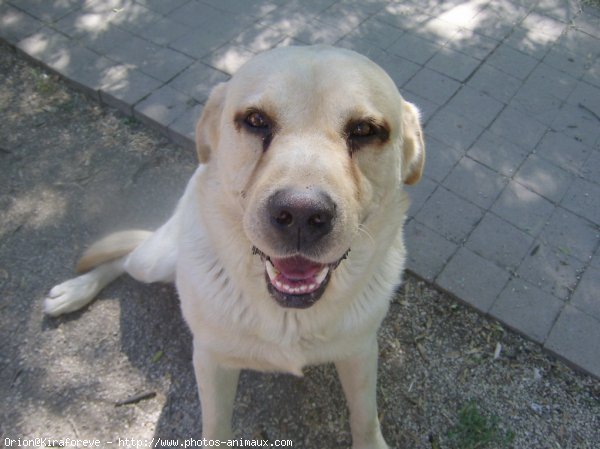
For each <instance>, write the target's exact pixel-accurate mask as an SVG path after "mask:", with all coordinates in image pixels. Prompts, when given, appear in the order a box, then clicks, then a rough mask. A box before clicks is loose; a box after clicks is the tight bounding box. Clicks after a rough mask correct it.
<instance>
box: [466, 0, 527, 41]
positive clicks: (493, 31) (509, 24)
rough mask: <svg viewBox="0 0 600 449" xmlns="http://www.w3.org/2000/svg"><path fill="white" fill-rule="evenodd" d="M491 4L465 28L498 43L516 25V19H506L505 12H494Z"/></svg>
mask: <svg viewBox="0 0 600 449" xmlns="http://www.w3.org/2000/svg"><path fill="white" fill-rule="evenodd" d="M492 6H493V3H491V4H490V5H489V6H488V7H487V8H485V9H484V10H482V11H481V12H480V13H479V14H477V15H476V16H475V17H474V18H473V20H472V21H471V22H470V23H468V24H467V25H465V28H466V29H468V30H472V31H475V32H477V33H478V34H482V35H484V36H487V37H489V38H492V39H496V40H498V41H501V40H504V39H505V38H506V36H508V35H509V34H510V32H511V30H512V29H513V27H514V26H515V24H516V20H517V19H516V18H513V19H509V20H507V19H508V17H507V16H506V11H495V10H494V8H492Z"/></svg>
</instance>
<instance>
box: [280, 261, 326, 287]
mask: <svg viewBox="0 0 600 449" xmlns="http://www.w3.org/2000/svg"><path fill="white" fill-rule="evenodd" d="M271 262H272V263H273V266H274V267H275V269H276V270H277V271H279V272H280V273H281V274H282V275H283V276H284V277H286V278H287V279H289V280H292V281H302V280H306V279H311V278H314V277H315V276H316V275H317V274H318V273H319V272H320V271H321V270H322V269H323V265H322V264H320V263H317V262H313V261H311V260H308V259H305V258H303V257H300V256H294V257H286V258H285V259H271Z"/></svg>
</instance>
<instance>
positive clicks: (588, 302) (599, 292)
mask: <svg viewBox="0 0 600 449" xmlns="http://www.w3.org/2000/svg"><path fill="white" fill-rule="evenodd" d="M571 304H572V305H573V306H575V307H577V308H578V309H579V310H581V311H582V312H585V313H588V314H590V315H592V316H593V317H595V318H596V319H597V320H600V268H599V267H588V268H587V269H586V270H585V273H584V274H583V276H582V277H581V280H580V281H579V284H578V285H577V290H575V293H574V294H573V297H572V298H571Z"/></svg>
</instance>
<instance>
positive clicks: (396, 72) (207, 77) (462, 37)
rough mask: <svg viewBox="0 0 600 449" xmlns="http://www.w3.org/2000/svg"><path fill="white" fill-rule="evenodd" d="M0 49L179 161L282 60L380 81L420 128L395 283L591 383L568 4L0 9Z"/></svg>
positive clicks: (592, 237) (578, 77) (596, 213)
mask: <svg viewBox="0 0 600 449" xmlns="http://www.w3.org/2000/svg"><path fill="white" fill-rule="evenodd" d="M0 37H1V38H2V39H4V40H5V41H7V42H8V43H10V44H11V45H13V46H15V47H16V48H17V49H18V50H19V51H21V52H23V53H24V54H26V55H28V56H29V57H31V58H33V59H34V60H36V61H39V62H40V63H42V64H44V65H45V66H47V67H48V68H50V69H51V70H53V71H55V72H57V73H59V74H60V75H61V76H62V77H64V78H65V79H67V80H68V81H70V82H71V83H73V84H74V85H75V86H76V87H77V88H79V89H82V90H83V91H85V92H86V93H87V94H89V95H91V96H93V97H94V98H96V99H97V100H98V101H101V102H103V103H106V104H108V105H110V106H114V107H116V108H118V109H119V110H121V111H122V112H124V113H126V114H129V115H133V116H135V117H136V118H138V119H139V120H141V121H143V122H144V123H146V124H148V125H151V126H154V127H157V128H158V129H160V130H162V131H163V132H164V133H166V134H168V136H169V137H171V138H172V139H173V140H175V141H176V142H178V143H180V144H181V145H183V146H186V147H191V146H192V143H191V142H192V139H193V131H194V127H193V125H194V121H195V119H196V117H197V116H198V114H199V113H200V111H201V109H202V104H203V103H204V102H205V101H206V98H207V95H208V93H209V91H210V88H211V86H213V85H214V84H215V83H217V82H219V81H223V80H226V79H228V77H229V76H230V75H231V73H233V72H234V71H235V70H236V69H237V68H238V67H239V66H240V65H241V64H242V63H243V62H244V61H246V60H247V59H248V58H250V57H251V56H252V55H254V54H256V53H258V52H261V51H264V50H267V49H269V48H272V47H275V46H279V45H289V44H296V45H305V44H314V43H327V44H335V45H339V46H342V47H347V48H351V49H354V50H356V51H359V52H361V53H364V54H366V55H367V56H369V57H370V58H372V59H373V60H374V61H375V62H377V63H379V64H380V65H381V66H383V67H384V68H385V69H386V70H387V71H388V72H389V74H390V75H391V77H392V78H393V79H394V81H395V82H396V83H397V85H398V86H399V88H400V89H401V91H402V93H403V94H404V95H405V97H406V98H407V99H409V100H410V101H413V102H415V103H416V104H417V105H419V106H420V108H421V109H422V112H423V119H424V123H425V133H426V137H427V143H428V163H427V167H426V171H425V178H424V179H423V181H422V182H421V183H419V184H418V185H417V186H415V187H411V188H409V190H410V194H411V196H412V198H413V204H412V206H411V209H410V218H409V221H408V224H407V245H408V249H409V252H410V253H409V254H410V256H409V263H408V267H409V269H410V270H412V271H414V272H415V273H416V274H417V275H419V276H421V277H423V278H424V279H426V280H428V281H431V282H433V283H435V284H436V285H438V286H439V287H441V288H442V289H444V290H446V291H448V292H450V293H452V294H453V295H455V296H456V297H457V298H459V299H460V300H462V301H464V302H466V303H467V304H470V305H471V306H473V307H474V308H476V309H477V310H479V311H481V312H482V313H485V314H488V315H490V316H492V317H494V318H496V319H498V320H500V321H501V322H503V323H504V324H506V325H507V326H509V327H511V328H513V329H515V330H517V331H518V332H520V333H522V334H524V335H525V336H527V337H529V338H531V339H532V340H534V341H536V342H539V343H540V344H542V345H543V346H544V347H545V348H546V349H547V350H549V351H551V352H552V353H554V354H556V355H557V356H559V357H561V358H563V359H565V360H567V361H568V362H570V363H571V364H573V365H575V366H577V367H578V368H580V369H583V370H585V371H587V372H589V373H592V374H594V375H596V376H600V293H599V292H600V249H599V246H600V184H599V182H600V57H599V56H600V11H599V10H598V9H596V8H594V7H590V6H586V7H583V8H582V7H581V6H580V5H579V3H578V2H576V1H574V0H537V1H534V0H465V1H461V0H453V1H442V0H424V1H417V0H414V1H402V2H394V1H382V0H363V1H354V0H303V1H299V0H296V1H293V0H290V1H284V0H170V1H160V0H135V1H133V0H86V1H83V0H81V1H77V0H60V1H58V0H0Z"/></svg>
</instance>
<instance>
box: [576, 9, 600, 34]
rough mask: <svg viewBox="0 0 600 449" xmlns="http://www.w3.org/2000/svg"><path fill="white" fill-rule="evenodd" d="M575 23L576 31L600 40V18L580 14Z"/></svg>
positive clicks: (593, 15)
mask: <svg viewBox="0 0 600 449" xmlns="http://www.w3.org/2000/svg"><path fill="white" fill-rule="evenodd" d="M573 22H574V27H575V28H576V29H578V30H581V31H583V32H584V33H586V34H589V35H590V36H592V37H594V38H596V39H600V17H598V16H596V15H595V14H579V15H578V16H577V17H575V19H574V20H573Z"/></svg>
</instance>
